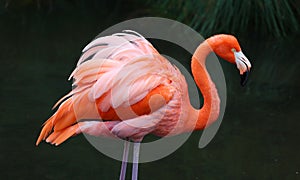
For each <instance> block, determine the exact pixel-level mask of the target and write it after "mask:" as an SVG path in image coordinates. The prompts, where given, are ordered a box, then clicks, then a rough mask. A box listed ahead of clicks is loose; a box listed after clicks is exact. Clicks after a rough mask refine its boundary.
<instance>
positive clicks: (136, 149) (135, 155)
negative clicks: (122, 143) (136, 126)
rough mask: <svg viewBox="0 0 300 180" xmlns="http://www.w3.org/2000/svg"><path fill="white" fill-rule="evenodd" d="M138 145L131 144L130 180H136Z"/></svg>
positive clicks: (138, 143) (137, 143)
mask: <svg viewBox="0 0 300 180" xmlns="http://www.w3.org/2000/svg"><path fill="white" fill-rule="evenodd" d="M140 145H141V143H140V142H135V143H134V144H133V162H132V163H133V164H132V180H137V178H138V168H139V154H140Z"/></svg>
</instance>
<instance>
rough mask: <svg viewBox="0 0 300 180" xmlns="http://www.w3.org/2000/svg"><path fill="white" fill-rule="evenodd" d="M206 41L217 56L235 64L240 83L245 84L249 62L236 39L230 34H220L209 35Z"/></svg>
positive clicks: (248, 71)
mask: <svg viewBox="0 0 300 180" xmlns="http://www.w3.org/2000/svg"><path fill="white" fill-rule="evenodd" d="M207 42H208V44H209V46H210V47H211V48H212V50H213V51H214V52H215V53H216V54H217V55H218V56H220V57H221V58H222V59H224V60H226V61H228V62H230V63H233V64H236V66H237V68H238V70H239V72H240V76H241V85H242V86H244V85H246V83H247V80H248V76H249V73H250V69H251V63H250V61H249V60H248V59H247V57H246V56H245V55H244V54H243V52H242V50H241V47H240V45H239V43H238V41H237V39H236V38H235V37H234V36H232V35H227V34H220V35H215V36H212V37H210V38H209V39H207Z"/></svg>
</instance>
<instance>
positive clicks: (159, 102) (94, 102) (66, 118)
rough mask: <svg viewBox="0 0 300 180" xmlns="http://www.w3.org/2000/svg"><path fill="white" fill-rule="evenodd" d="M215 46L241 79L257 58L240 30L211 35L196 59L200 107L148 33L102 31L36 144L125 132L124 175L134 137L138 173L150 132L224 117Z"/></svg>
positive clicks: (186, 128) (166, 132)
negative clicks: (210, 68)
mask: <svg viewBox="0 0 300 180" xmlns="http://www.w3.org/2000/svg"><path fill="white" fill-rule="evenodd" d="M212 52H214V53H216V54H217V55H218V56H219V57H221V58H222V59H224V60H226V61H228V62H230V63H232V64H235V65H236V67H237V69H238V70H239V73H240V75H241V85H242V86H244V85H245V84H246V82H247V79H248V74H249V72H250V68H251V64H250V61H249V60H248V59H247V58H246V56H245V55H244V54H243V52H242V51H241V47H240V45H239V43H238V41H237V39H236V38H235V37H234V36H232V35H227V34H219V35H214V36H212V37H210V38H208V39H206V40H205V41H203V42H202V43H201V44H200V45H199V46H198V48H197V49H196V51H195V53H194V55H193V56H192V60H191V70H192V74H193V77H194V80H195V82H196V84H197V86H198V88H199V89H200V91H201V93H202V95H203V98H204V104H203V106H202V108H201V109H195V108H194V107H193V106H192V105H191V104H190V101H189V96H188V87H187V83H186V81H185V78H184V76H183V75H182V74H181V72H180V71H179V70H178V69H177V68H176V67H175V66H174V65H172V64H171V63H170V62H169V61H168V60H167V59H165V58H164V57H163V56H162V55H160V54H159V52H158V51H157V50H156V49H155V48H154V47H153V46H152V45H151V43H150V42H148V41H147V40H146V39H145V38H144V37H143V36H142V35H140V34H138V33H137V32H135V31H131V30H125V31H123V32H121V33H116V34H112V35H110V36H105V37H99V38H96V39H95V40H93V41H92V42H91V43H89V44H88V45H87V46H86V47H85V48H84V49H83V54H82V55H81V57H80V59H79V61H78V63H77V67H76V68H75V70H74V71H73V72H72V74H71V75H70V78H69V79H71V78H72V77H73V78H74V82H73V85H74V86H75V88H73V89H72V90H71V91H70V93H68V94H67V95H65V96H64V97H63V98H61V99H60V100H59V101H58V102H57V103H56V104H55V106H54V108H55V107H57V106H59V108H58V109H57V111H56V112H55V113H54V114H53V115H52V116H51V117H50V118H49V119H48V120H47V121H46V122H45V123H44V125H43V128H42V130H41V133H40V135H39V137H38V139H37V142H36V145H38V144H39V143H40V142H41V141H42V140H45V141H46V142H48V143H51V144H54V145H56V146H57V145H60V144H61V143H63V142H64V141H66V140H67V139H68V138H70V137H71V136H74V135H77V134H80V133H86V134H89V135H92V136H105V137H118V138H121V139H124V140H125V144H124V153H123V162H122V166H121V173H120V180H124V179H125V173H126V163H127V158H128V149H129V144H128V143H129V142H128V141H129V140H131V141H133V142H134V150H133V153H134V156H133V166H132V179H133V180H136V179H137V177H138V154H139V147H140V142H141V141H142V139H143V137H144V136H145V135H147V134H154V135H157V136H160V137H163V136H171V135H176V134H180V133H184V132H191V131H195V130H202V129H204V128H205V127H207V126H208V125H209V124H211V123H212V122H214V121H215V120H216V119H217V118H218V116H219V109H220V108H219V107H220V99H219V96H218V91H217V89H216V87H215V84H214V82H213V81H212V80H211V78H210V75H209V73H208V72H207V70H206V66H205V62H206V57H207V56H208V54H210V53H212ZM82 119H99V121H80V120H82Z"/></svg>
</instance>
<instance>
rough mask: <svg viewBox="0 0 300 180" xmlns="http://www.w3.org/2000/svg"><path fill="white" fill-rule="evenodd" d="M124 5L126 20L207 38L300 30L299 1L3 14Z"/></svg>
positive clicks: (155, 1)
mask: <svg viewBox="0 0 300 180" xmlns="http://www.w3.org/2000/svg"><path fill="white" fill-rule="evenodd" d="M120 4H122V8H121V9H122V10H123V11H124V9H125V11H126V8H127V9H128V8H129V9H130V11H127V13H128V14H127V17H126V16H125V17H123V18H125V19H126V18H134V17H138V16H161V17H167V18H171V19H176V20H178V21H180V22H183V23H185V24H187V25H189V26H191V27H192V28H194V29H196V30H198V31H199V32H200V33H201V34H202V35H204V36H206V37H207V36H210V35H212V34H215V33H231V34H240V35H247V36H251V37H252V36H269V37H276V38H279V37H286V36H287V35H289V34H290V33H294V32H297V31H298V30H299V28H300V27H299V16H300V9H299V8H298V6H300V2H299V1H297V0H148V1H145V2H143V1H138V0H126V1H118V0H111V1H110V0H101V1H98V0H86V1H83V0H0V14H3V13H6V12H19V11H20V10H24V9H25V10H37V11H40V12H48V13H51V12H52V11H53V10H55V9H64V10H65V9H68V8H70V7H72V6H79V7H80V8H82V9H87V10H89V11H90V10H91V8H94V9H95V8H96V9H97V8H98V9H99V8H102V9H103V8H104V9H106V10H108V9H116V8H115V6H119V5H120ZM125 5H126V6H125ZM96 12H97V11H96ZM112 13H115V12H113V11H112V12H110V14H112ZM116 14H117V13H116Z"/></svg>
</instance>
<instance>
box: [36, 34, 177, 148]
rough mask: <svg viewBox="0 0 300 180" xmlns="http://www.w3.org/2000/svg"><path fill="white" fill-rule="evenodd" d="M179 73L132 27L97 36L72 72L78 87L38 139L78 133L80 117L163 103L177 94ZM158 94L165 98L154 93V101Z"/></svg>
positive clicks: (126, 114) (145, 109)
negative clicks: (175, 89) (127, 29)
mask: <svg viewBox="0 0 300 180" xmlns="http://www.w3.org/2000/svg"><path fill="white" fill-rule="evenodd" d="M174 73H175V74H177V73H178V70H177V69H176V68H175V67H174V66H173V65H171V64H170V63H169V61H167V60H165V59H164V58H163V57H162V56H161V55H160V54H159V53H158V52H157V51H156V50H155V48H153V46H152V45H151V44H150V43H149V42H148V41H147V40H146V39H145V38H143V37H142V36H141V35H139V34H137V33H135V32H133V31H125V32H123V33H117V34H114V35H112V36H105V37H100V38H96V39H95V40H94V41H92V42H91V43H90V44H88V45H87V46H86V47H85V48H84V49H83V54H82V56H81V58H80V59H79V61H78V64H77V67H76V68H75V70H74V71H73V72H72V74H71V76H70V78H72V77H73V78H74V82H73V86H74V87H75V88H73V90H72V91H71V92H70V93H69V94H67V95H66V96H64V97H63V98H62V99H61V100H59V101H58V103H57V104H56V105H55V106H57V105H58V104H60V103H61V102H62V103H61V105H60V107H59V108H58V110H57V112H56V113H55V114H54V115H53V116H52V117H51V118H49V119H48V121H46V122H45V125H44V127H43V129H42V132H41V134H40V137H39V138H38V141H37V144H38V143H39V142H40V141H41V140H42V139H46V138H47V137H48V135H49V134H50V133H51V132H52V134H51V135H50V136H49V137H48V138H47V142H51V143H55V144H60V143H61V142H63V141H65V140H66V139H68V138H69V137H70V136H72V135H74V134H78V133H79V130H78V125H79V123H77V121H78V120H80V119H103V120H111V121H112V120H115V121H119V120H126V119H132V118H134V117H136V116H139V115H145V114H149V113H150V112H151V111H153V110H157V109H159V108H161V107H162V106H163V105H164V104H165V103H167V102H168V101H169V100H170V99H171V98H172V96H173V93H174V89H173V88H172V86H170V83H172V81H173V80H174ZM155 94H158V95H160V97H163V98H164V100H163V101H162V100H161V98H154V99H157V100H156V101H154V103H153V106H152V107H150V105H149V101H150V99H151V98H152V97H154V96H153V95H155ZM118 112H119V113H118ZM120 116H122V117H120ZM81 124H84V122H81ZM85 127H89V126H88V125H87V123H85ZM111 128H113V127H110V128H109V130H111ZM86 129H88V130H90V129H89V128H86ZM89 132H91V131H89ZM104 134H107V133H104ZM91 135H92V134H91Z"/></svg>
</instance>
